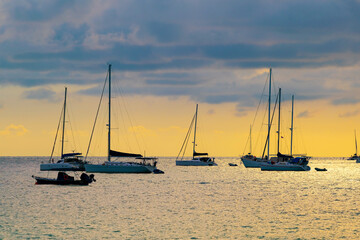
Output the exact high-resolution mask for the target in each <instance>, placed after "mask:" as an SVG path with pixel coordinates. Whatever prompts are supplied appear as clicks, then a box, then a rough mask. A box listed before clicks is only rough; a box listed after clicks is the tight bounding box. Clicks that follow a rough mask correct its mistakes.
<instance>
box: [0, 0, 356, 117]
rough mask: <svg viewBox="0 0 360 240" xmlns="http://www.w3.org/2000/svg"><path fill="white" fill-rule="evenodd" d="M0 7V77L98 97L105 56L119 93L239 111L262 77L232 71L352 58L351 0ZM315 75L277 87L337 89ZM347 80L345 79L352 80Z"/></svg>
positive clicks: (313, 93)
mask: <svg viewBox="0 0 360 240" xmlns="http://www.w3.org/2000/svg"><path fill="white" fill-rule="evenodd" d="M2 7H3V14H4V15H3V16H4V18H5V19H6V21H5V24H4V25H3V26H1V27H0V68H1V70H2V71H1V72H0V84H13V85H21V86H25V87H33V86H48V85H51V84H59V83H68V84H79V85H84V86H85V87H84V88H85V89H86V88H87V90H83V91H81V93H82V94H91V95H93V94H96V95H98V94H99V92H100V91H101V86H100V87H99V90H98V89H97V87H92V88H91V87H89V86H90V84H91V86H94V84H95V85H96V84H99V85H101V83H102V82H103V79H104V76H105V74H104V72H106V63H109V62H111V63H112V64H113V68H114V72H115V73H116V72H120V73H122V74H123V75H121V76H120V77H121V79H122V88H123V89H124V92H125V94H139V95H144V94H145V95H155V96H169V97H172V96H188V97H189V98H191V99H194V100H196V101H200V102H207V103H211V104H218V103H225V102H234V103H239V105H238V111H239V113H241V114H243V113H244V112H245V111H246V109H247V108H248V107H253V106H256V103H257V102H258V99H259V97H260V96H259V94H260V93H261V90H262V89H263V83H264V81H265V76H264V75H258V76H257V77H254V78H250V80H249V79H248V78H247V76H235V74H234V72H235V71H246V70H249V69H252V70H254V69H258V68H268V67H273V68H276V69H279V68H282V69H292V70H303V69H322V68H326V67H333V68H341V67H344V66H346V67H348V66H354V65H356V64H358V63H359V59H360V58H359V54H360V40H359V39H360V30H359V29H360V15H359V14H358V12H360V3H359V1H355V0H349V1H336V0H319V1H316V2H314V1H310V0H295V1H283V0H281V1H266V0H257V1H238V0H229V1H226V2H222V1H218V0H200V1H191V0H184V1H183V0H181V1H180V0H175V1H167V0H157V1H143V0H133V1H115V0H109V1H106V2H99V1H84V0H80V1H70V0H55V1H45V0H40V1H38V0H36V1H35V0H28V1H6V2H5V4H3V6H2ZM298 73H299V72H298ZM289 74H291V75H289ZM322 74H323V75H322V76H307V77H306V75H305V74H304V73H303V72H302V73H300V75H299V76H297V77H296V78H294V77H292V78H289V79H284V78H285V77H281V81H279V82H276V84H278V85H277V86H280V87H282V88H283V89H284V90H285V92H292V93H296V94H295V95H296V100H298V101H304V100H316V99H325V98H329V99H330V98H331V99H334V97H333V95H332V94H333V93H336V92H337V93H339V92H340V93H343V91H341V90H339V89H340V87H338V89H337V87H335V86H336V84H333V85H330V86H332V87H329V86H328V85H326V82H327V81H329V80H331V79H332V78H331V76H329V75H326V74H325V73H322ZM103 75H104V76H103ZM287 76H296V75H295V74H292V73H289V72H287V75H286V77H287ZM324 76H326V77H324ZM353 79H354V77H353V76H347V78H346V81H348V82H351V81H353V82H351V83H352V85H353V86H355V85H356V84H355V82H356V81H354V80H353ZM275 80H277V79H275ZM342 80H344V79H342V77H338V78H337V81H338V82H341V81H342ZM44 89H45V88H44ZM29 94H30V93H29ZM48 94H49V95H48V96H50V95H51V94H50V93H49V92H48ZM45 95H46V94H45ZM29 96H30V97H31V96H32V95H31V94H30V95H29ZM357 102H358V101H357V100H353V99H347V98H338V99H336V100H333V102H332V104H335V105H339V104H355V103H357Z"/></svg>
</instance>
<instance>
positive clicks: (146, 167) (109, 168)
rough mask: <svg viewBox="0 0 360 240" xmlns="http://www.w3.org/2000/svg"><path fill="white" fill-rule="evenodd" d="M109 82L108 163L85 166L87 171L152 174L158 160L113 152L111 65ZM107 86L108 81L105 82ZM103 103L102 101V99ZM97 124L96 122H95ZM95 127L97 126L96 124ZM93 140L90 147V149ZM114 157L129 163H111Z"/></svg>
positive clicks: (134, 154)
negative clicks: (111, 146) (111, 145)
mask: <svg viewBox="0 0 360 240" xmlns="http://www.w3.org/2000/svg"><path fill="white" fill-rule="evenodd" d="M107 79H108V80H109V81H108V82H109V93H108V94H109V102H108V103H109V104H108V107H109V109H108V110H109V115H108V123H107V127H108V146H107V147H108V148H107V161H105V162H104V163H102V164H90V163H87V164H85V170H86V172H89V173H152V172H154V170H156V169H157V168H156V163H157V161H156V160H157V158H155V157H143V156H142V155H141V154H136V153H125V152H119V151H115V150H111V148H110V144H111V64H109V66H108V78H107ZM105 84H106V80H105ZM100 102H101V99H100ZM95 123H96V120H95ZM94 127H95V124H94ZM90 144H91V139H90V143H89V147H88V151H89V148H90ZM112 157H116V158H121V159H127V161H111V158H112Z"/></svg>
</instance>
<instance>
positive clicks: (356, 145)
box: [355, 130, 357, 156]
mask: <svg viewBox="0 0 360 240" xmlns="http://www.w3.org/2000/svg"><path fill="white" fill-rule="evenodd" d="M355 150H356V152H355V155H356V156H357V141H356V130H355Z"/></svg>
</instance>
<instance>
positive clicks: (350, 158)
mask: <svg viewBox="0 0 360 240" xmlns="http://www.w3.org/2000/svg"><path fill="white" fill-rule="evenodd" d="M354 132H355V154H354V155H352V156H351V157H349V158H348V160H356V162H357V163H359V162H360V156H358V155H357V140H356V130H354Z"/></svg>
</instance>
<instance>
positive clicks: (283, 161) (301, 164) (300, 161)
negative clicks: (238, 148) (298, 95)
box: [260, 88, 311, 171]
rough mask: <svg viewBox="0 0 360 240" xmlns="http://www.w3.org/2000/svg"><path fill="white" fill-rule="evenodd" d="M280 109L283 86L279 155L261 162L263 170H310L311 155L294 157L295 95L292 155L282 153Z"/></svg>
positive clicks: (292, 115) (292, 119)
mask: <svg viewBox="0 0 360 240" xmlns="http://www.w3.org/2000/svg"><path fill="white" fill-rule="evenodd" d="M280 109H281V88H280V89H279V119H278V120H279V122H278V132H277V133H278V146H277V150H278V151H277V152H278V153H277V157H276V158H272V159H271V160H270V161H267V162H265V163H261V165H260V167H261V171H310V169H311V168H310V167H309V166H308V163H309V159H310V157H307V156H299V157H293V155H292V145H293V131H294V95H293V96H292V110H291V128H290V130H291V143H290V155H284V154H281V153H280Z"/></svg>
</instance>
